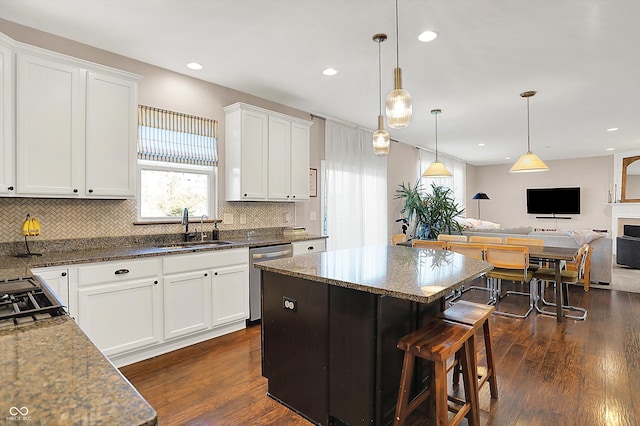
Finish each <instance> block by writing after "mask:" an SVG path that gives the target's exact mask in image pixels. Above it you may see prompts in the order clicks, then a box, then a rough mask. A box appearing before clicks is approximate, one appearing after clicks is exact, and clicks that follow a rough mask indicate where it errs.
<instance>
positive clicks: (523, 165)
mask: <svg viewBox="0 0 640 426" xmlns="http://www.w3.org/2000/svg"><path fill="white" fill-rule="evenodd" d="M535 94H536V92H535V91H533V90H531V91H528V92H524V93H520V96H522V97H523V98H526V99H527V153H526V154H524V155H522V156H521V157H520V158H518V161H516V163H515V164H514V165H513V167H511V169H510V170H509V172H511V173H523V172H546V171H547V170H549V166H547V165H546V164H544V162H543V161H542V160H541V159H540V157H538V156H537V155H536V154H534V153H533V152H531V136H530V129H529V98H530V97H532V96H533V95H535Z"/></svg>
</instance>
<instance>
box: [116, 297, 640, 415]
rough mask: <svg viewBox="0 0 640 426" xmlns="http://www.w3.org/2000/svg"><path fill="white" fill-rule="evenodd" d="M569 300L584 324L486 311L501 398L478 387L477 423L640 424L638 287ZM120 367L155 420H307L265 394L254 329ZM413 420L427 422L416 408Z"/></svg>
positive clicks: (533, 315) (255, 328)
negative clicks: (154, 413)
mask: <svg viewBox="0 0 640 426" xmlns="http://www.w3.org/2000/svg"><path fill="white" fill-rule="evenodd" d="M470 297H473V295H465V298H470ZM521 299H524V298H521ZM570 300H571V303H572V304H576V305H578V306H582V307H586V308H587V309H588V311H589V313H588V316H587V319H586V321H574V320H565V321H564V322H563V323H562V324H558V323H557V322H556V320H555V318H554V317H550V316H545V315H539V314H538V315H536V314H531V315H530V316H529V318H527V319H524V320H521V319H512V318H506V317H501V316H496V315H494V316H493V317H492V318H491V325H492V327H493V329H492V334H493V338H494V344H495V354H496V356H497V360H496V361H497V377H498V387H499V394H500V397H499V399H497V400H491V398H490V396H489V388H488V386H485V387H483V389H481V391H480V409H481V414H480V419H481V423H482V424H483V425H485V424H486V425H637V424H640V380H639V379H640V294H636V293H626V292H620V291H609V290H602V289H591V290H590V291H589V292H584V291H583V290H582V287H571V289H570ZM524 302H525V301H524V300H521V301H520V303H524ZM478 337H480V336H478ZM477 342H478V344H479V345H478V346H480V348H482V346H481V344H482V339H481V338H478V339H477ZM479 362H480V363H481V364H483V363H484V359H482V358H481V359H480V360H479ZM121 371H122V373H123V374H124V375H125V376H126V377H127V378H128V379H129V380H130V381H131V383H132V384H133V385H134V386H135V387H136V388H137V389H138V390H139V392H140V393H141V394H142V396H144V397H145V398H146V399H147V401H149V403H150V404H151V405H152V406H153V407H154V408H155V409H156V411H157V412H158V418H159V424H160V425H308V424H310V423H308V422H307V421H306V420H304V419H303V418H302V417H300V416H298V415H297V414H295V413H294V412H292V411H290V410H289V409H287V408H285V407H284V406H282V405H280V404H278V403H277V402H275V401H273V400H272V399H270V398H269V397H267V395H266V391H267V383H266V379H264V378H263V377H262V376H261V375H260V328H259V326H253V327H250V328H248V329H246V330H242V331H239V332H236V333H233V334H231V335H227V336H224V337H221V338H218V339H214V340H211V341H208V342H204V343H201V344H198V345H194V346H192V347H189V348H185V349H182V350H179V351H175V352H172V353H170V354H166V355H163V356H160V357H156V358H153V359H151V360H147V361H143V362H140V363H137V364H133V365H130V366H127V367H123V368H122V369H121ZM411 420H412V421H411V424H412V425H422V424H428V423H427V422H426V421H425V420H424V419H423V418H422V417H421V416H420V413H419V412H416V413H413V414H412V418H411Z"/></svg>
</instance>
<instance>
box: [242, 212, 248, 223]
mask: <svg viewBox="0 0 640 426" xmlns="http://www.w3.org/2000/svg"><path fill="white" fill-rule="evenodd" d="M246 223H247V215H246V214H244V213H240V225H244V224H246Z"/></svg>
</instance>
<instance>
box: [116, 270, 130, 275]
mask: <svg viewBox="0 0 640 426" xmlns="http://www.w3.org/2000/svg"><path fill="white" fill-rule="evenodd" d="M128 273H129V270H128V269H118V270H117V271H116V272H115V274H116V275H124V274H128Z"/></svg>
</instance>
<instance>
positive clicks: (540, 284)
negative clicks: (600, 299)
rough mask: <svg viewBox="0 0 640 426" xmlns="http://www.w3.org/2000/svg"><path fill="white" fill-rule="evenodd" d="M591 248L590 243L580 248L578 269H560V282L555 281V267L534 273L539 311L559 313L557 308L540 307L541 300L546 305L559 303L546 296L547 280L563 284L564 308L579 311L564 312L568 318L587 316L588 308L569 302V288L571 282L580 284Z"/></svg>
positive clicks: (577, 318)
mask: <svg viewBox="0 0 640 426" xmlns="http://www.w3.org/2000/svg"><path fill="white" fill-rule="evenodd" d="M589 248H590V247H589V244H583V245H582V246H581V247H580V250H578V255H577V256H576V262H575V263H576V264H578V270H577V271H572V270H567V269H564V270H562V271H560V280H561V283H560V284H558V283H556V282H555V281H556V272H555V269H554V268H540V269H538V270H537V271H536V272H535V273H534V274H533V277H534V278H535V281H537V282H536V283H535V286H536V290H537V291H536V297H535V300H534V306H535V308H536V310H537V311H538V312H540V313H541V314H547V315H553V316H556V315H557V312H556V311H555V310H553V311H547V310H545V309H544V307H540V302H542V304H543V305H545V306H551V307H556V306H557V305H556V303H558V302H557V301H556V303H550V302H547V301H546V300H545V298H544V288H545V284H546V283H547V282H553V283H555V285H561V286H562V289H561V290H562V294H563V297H564V303H563V305H562V309H566V310H570V311H574V312H579V314H578V315H570V314H564V313H563V315H564V316H565V317H567V318H571V319H576V320H584V319H586V318H587V310H586V309H584V308H581V307H579V306H572V305H571V304H570V303H569V290H568V288H569V284H579V283H580V279H581V278H584V271H585V266H586V263H587V257H588V252H589Z"/></svg>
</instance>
